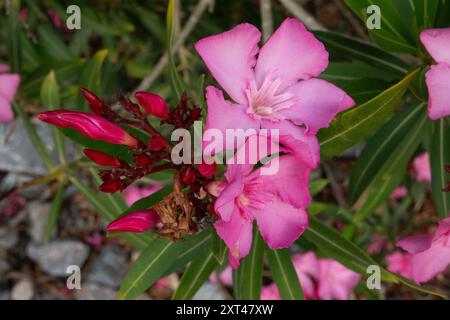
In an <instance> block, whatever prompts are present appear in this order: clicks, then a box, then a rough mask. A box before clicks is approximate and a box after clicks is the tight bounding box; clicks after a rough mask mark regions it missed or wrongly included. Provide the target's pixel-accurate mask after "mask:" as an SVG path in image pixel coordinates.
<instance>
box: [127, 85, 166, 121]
mask: <svg viewBox="0 0 450 320" xmlns="http://www.w3.org/2000/svg"><path fill="white" fill-rule="evenodd" d="M134 96H135V97H136V99H137V101H139V104H140V105H141V107H142V108H143V109H144V110H145V112H147V113H148V114H151V115H153V116H155V117H158V118H161V119H166V118H167V116H168V114H169V108H168V107H167V104H166V101H164V99H163V98H162V97H160V96H158V95H157V94H154V93H149V92H142V91H140V92H137V93H136V94H135V95H134Z"/></svg>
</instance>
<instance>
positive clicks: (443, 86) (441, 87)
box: [425, 63, 450, 120]
mask: <svg viewBox="0 0 450 320" xmlns="http://www.w3.org/2000/svg"><path fill="white" fill-rule="evenodd" d="M425 81H426V83H427V87H428V93H429V98H428V116H429V117H430V119H432V120H438V119H440V118H442V117H445V116H448V115H450V66H449V65H448V64H447V63H439V64H438V65H434V66H431V69H430V70H429V71H428V72H427V73H426V75H425Z"/></svg>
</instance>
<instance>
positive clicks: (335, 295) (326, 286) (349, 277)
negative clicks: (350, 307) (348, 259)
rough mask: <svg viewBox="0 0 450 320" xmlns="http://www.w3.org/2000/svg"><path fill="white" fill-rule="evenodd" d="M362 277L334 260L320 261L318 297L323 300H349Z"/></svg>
mask: <svg viewBox="0 0 450 320" xmlns="http://www.w3.org/2000/svg"><path fill="white" fill-rule="evenodd" d="M360 278H361V276H360V275H359V274H357V273H356V272H353V271H352V270H349V269H347V268H346V267H344V266H343V265H341V264H340V263H339V262H337V261H334V260H332V259H322V260H320V275H319V280H318V283H319V286H318V289H317V296H318V298H319V299H321V300H331V299H335V300H348V299H349V298H350V294H351V293H352V291H353V289H354V288H355V287H356V285H357V284H358V282H359V279H360Z"/></svg>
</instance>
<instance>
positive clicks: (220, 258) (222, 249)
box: [211, 232, 227, 265]
mask: <svg viewBox="0 0 450 320" xmlns="http://www.w3.org/2000/svg"><path fill="white" fill-rule="evenodd" d="M211 245H212V253H213V255H214V257H215V258H216V259H217V262H218V263H219V265H222V264H223V263H224V262H225V258H226V255H227V246H226V245H225V242H224V241H223V240H222V239H221V238H220V237H219V236H218V235H217V233H216V232H214V233H213V235H212V240H211Z"/></svg>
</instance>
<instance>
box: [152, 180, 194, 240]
mask: <svg viewBox="0 0 450 320" xmlns="http://www.w3.org/2000/svg"><path fill="white" fill-rule="evenodd" d="M174 180H175V184H174V192H172V193H171V194H169V195H168V196H166V197H165V198H164V199H163V200H162V201H161V202H159V203H157V204H156V205H154V206H153V209H155V210H156V212H158V214H159V218H160V220H161V223H162V227H161V229H160V230H159V231H158V234H159V235H160V236H162V237H167V238H170V239H171V240H172V241H178V240H182V239H183V238H182V235H183V234H191V233H195V232H197V231H198V228H197V226H196V225H195V224H194V222H193V221H192V213H193V211H194V210H193V205H192V203H191V202H190V201H189V199H188V198H187V197H186V195H185V194H184V193H183V192H182V190H181V188H180V185H179V176H178V175H177V177H176V178H175V179H174Z"/></svg>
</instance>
